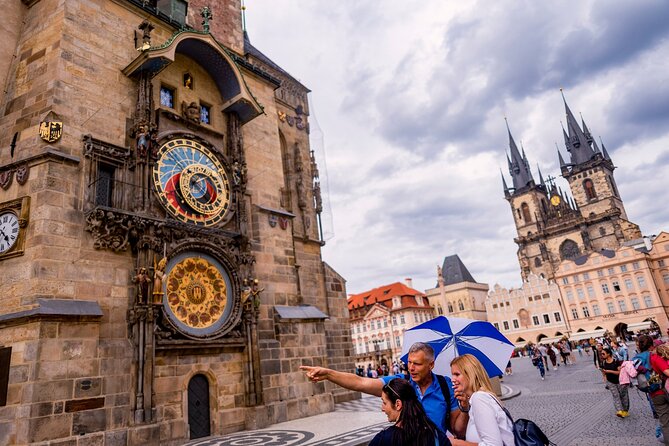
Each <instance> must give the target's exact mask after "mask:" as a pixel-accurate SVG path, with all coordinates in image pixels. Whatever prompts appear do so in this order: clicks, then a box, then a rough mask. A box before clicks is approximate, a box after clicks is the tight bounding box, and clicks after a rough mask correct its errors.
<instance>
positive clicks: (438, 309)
mask: <svg viewBox="0 0 669 446" xmlns="http://www.w3.org/2000/svg"><path fill="white" fill-rule="evenodd" d="M437 314H438V315H440V316H441V315H443V314H444V310H443V309H442V308H441V305H437Z"/></svg>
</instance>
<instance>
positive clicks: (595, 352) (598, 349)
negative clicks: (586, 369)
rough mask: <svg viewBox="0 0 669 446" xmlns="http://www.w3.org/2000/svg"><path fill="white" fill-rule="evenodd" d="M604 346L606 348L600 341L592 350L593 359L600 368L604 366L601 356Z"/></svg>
mask: <svg viewBox="0 0 669 446" xmlns="http://www.w3.org/2000/svg"><path fill="white" fill-rule="evenodd" d="M603 348H604V346H603V345H602V344H599V343H598V344H597V346H596V347H595V349H594V350H593V351H592V353H593V355H592V360H593V362H594V364H595V367H597V368H598V369H600V368H602V357H601V355H602V349H603Z"/></svg>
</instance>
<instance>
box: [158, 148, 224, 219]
mask: <svg viewBox="0 0 669 446" xmlns="http://www.w3.org/2000/svg"><path fill="white" fill-rule="evenodd" d="M153 182H154V185H155V187H156V192H157V194H158V198H159V199H160V201H161V202H162V204H163V206H165V208H166V209H167V210H168V211H169V212H170V213H171V214H172V215H174V216H175V217H176V218H178V219H180V220H182V221H185V222H188V223H195V224H198V225H201V226H212V225H215V224H216V223H218V222H220V221H221V220H222V219H223V217H225V214H226V211H227V210H228V207H229V205H230V183H229V181H228V176H227V174H226V172H225V169H224V168H223V165H222V164H221V162H220V161H219V160H218V159H217V158H216V156H215V155H214V154H213V153H212V152H211V151H210V150H209V149H207V148H206V147H204V146H203V145H202V144H200V143H198V142H197V141H193V140H190V139H187V138H182V139H174V140H172V141H169V142H167V143H165V144H164V145H163V146H162V147H161V148H160V150H159V151H158V162H157V163H156V166H155V167H154V170H153Z"/></svg>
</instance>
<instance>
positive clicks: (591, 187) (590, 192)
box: [583, 178, 597, 200]
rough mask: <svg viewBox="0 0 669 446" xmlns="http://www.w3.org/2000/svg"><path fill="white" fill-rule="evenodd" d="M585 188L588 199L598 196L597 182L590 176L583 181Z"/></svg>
mask: <svg viewBox="0 0 669 446" xmlns="http://www.w3.org/2000/svg"><path fill="white" fill-rule="evenodd" d="M583 189H584V190H585V197H586V198H587V199H588V200H594V199H595V198H597V192H595V184H594V183H593V182H592V180H591V179H590V178H587V179H586V180H585V181H584V182H583Z"/></svg>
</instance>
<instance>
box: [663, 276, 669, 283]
mask: <svg viewBox="0 0 669 446" xmlns="http://www.w3.org/2000/svg"><path fill="white" fill-rule="evenodd" d="M662 280H664V284H665V285H669V274H662Z"/></svg>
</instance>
